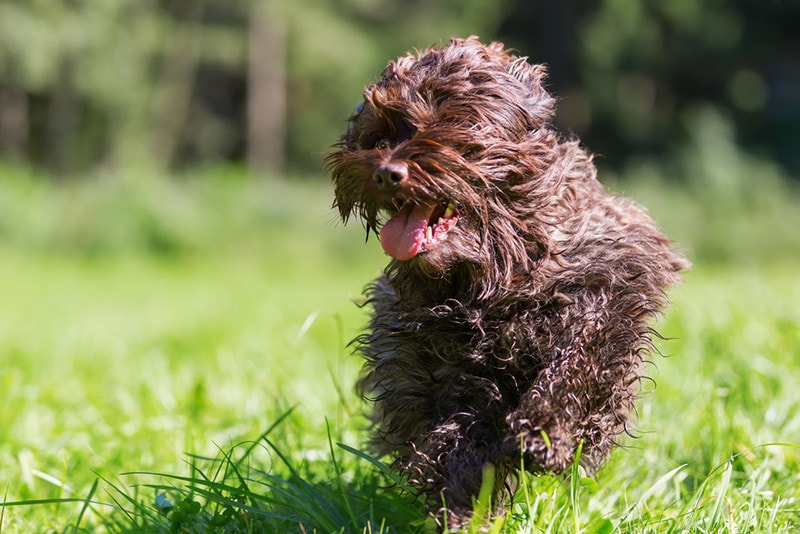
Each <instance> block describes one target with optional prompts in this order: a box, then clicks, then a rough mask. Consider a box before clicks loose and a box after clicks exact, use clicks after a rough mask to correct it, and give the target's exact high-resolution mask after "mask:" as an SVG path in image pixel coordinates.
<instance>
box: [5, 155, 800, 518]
mask: <svg viewBox="0 0 800 534" xmlns="http://www.w3.org/2000/svg"><path fill="white" fill-rule="evenodd" d="M4 174H5V176H6V178H8V181H6V182H5V183H6V185H5V186H3V187H0V208H2V209H0V295H2V299H3V300H2V302H3V304H2V305H0V503H5V506H2V507H0V532H2V533H23V532H47V531H53V532H139V531H150V532H171V531H172V532H308V533H310V532H314V531H316V532H321V533H322V532H416V531H423V532H424V531H436V529H435V527H434V525H433V523H432V521H431V520H430V519H429V518H426V517H425V515H424V513H423V510H422V506H421V504H420V503H419V502H415V501H414V500H413V499H412V498H410V497H409V496H408V494H407V493H406V492H404V491H403V488H402V481H399V480H396V479H395V478H394V476H393V475H392V474H391V473H390V472H388V471H387V470H386V469H385V467H384V466H383V465H382V464H381V463H380V462H378V461H376V460H374V459H372V458H370V457H368V456H367V455H365V454H364V453H362V452H360V450H361V446H362V444H363V437H364V436H363V434H362V432H361V428H362V426H363V424H364V419H363V418H362V416H361V415H360V414H361V406H360V404H359V402H358V401H357V399H356V398H355V395H354V394H353V392H352V384H353V381H354V379H355V377H356V375H357V372H358V368H359V361H358V359H357V358H356V357H355V356H352V355H351V354H350V353H349V350H348V349H347V348H346V347H345V345H346V343H347V342H348V341H349V339H351V338H352V337H353V336H354V335H355V334H356V333H357V332H358V331H359V329H360V328H361V326H362V325H363V323H364V321H365V316H364V314H363V313H364V312H363V311H361V310H359V309H358V308H357V307H356V306H355V305H354V304H353V302H352V300H353V299H357V298H358V297H359V294H360V291H361V287H362V286H363V285H364V284H365V283H366V282H367V281H368V280H370V279H371V278H373V277H374V276H375V275H376V274H377V273H378V272H379V271H380V268H381V267H382V265H383V263H384V259H383V257H382V254H381V253H380V251H379V250H378V249H379V247H377V245H376V244H375V242H374V241H372V240H371V241H370V242H369V243H368V244H367V245H364V243H363V239H364V235H363V233H362V230H360V229H359V228H357V227H353V228H343V227H341V226H340V225H337V224H335V223H334V217H333V214H332V212H331V211H330V208H329V206H330V192H329V191H328V190H327V184H325V183H324V182H323V183H312V182H309V181H304V182H294V183H292V182H281V181H271V182H265V183H261V184H258V183H253V182H247V181H245V180H243V179H242V178H241V177H240V176H227V177H224V176H223V177H221V178H220V177H218V176H217V177H214V176H207V177H205V178H200V179H198V180H195V181H192V182H186V183H183V184H181V183H179V182H164V181H160V180H152V181H147V182H143V183H140V182H137V181H136V179H134V178H136V176H133V177H128V178H124V177H123V178H119V177H105V178H104V181H103V182H101V184H100V185H99V186H98V185H97V184H96V183H77V184H72V185H69V186H66V187H54V186H47V185H42V184H40V183H39V182H36V181H32V180H30V179H27V178H25V177H22V176H19V175H20V174H24V173H22V172H21V171H19V170H18V169H6V170H5V171H4ZM635 193H636V195H637V196H639V197H640V198H645V199H650V200H647V202H648V205H650V206H651V208H652V209H653V213H654V214H655V216H656V217H657V218H658V219H659V220H661V221H662V222H663V223H664V225H665V226H666V227H667V228H668V230H669V231H670V233H671V234H672V235H675V237H677V238H678V239H679V241H681V242H682V243H684V244H685V246H686V247H687V248H688V249H689V250H691V251H692V254H693V256H694V257H695V258H696V257H700V259H701V261H700V262H699V263H698V265H697V266H696V268H695V269H694V270H693V271H692V272H690V273H688V274H687V276H686V283H685V284H684V285H683V286H681V287H680V288H678V289H677V290H676V291H674V292H673V301H674V305H673V307H672V308H671V310H670V312H669V313H668V315H667V317H666V318H665V319H664V320H663V321H662V322H661V323H660V324H659V330H660V331H661V332H662V333H663V334H664V336H665V337H666V338H669V339H668V340H664V341H660V342H659V343H658V346H659V348H660V350H661V351H662V352H663V353H664V355H665V357H656V358H655V362H654V366H653V368H652V374H653V376H654V377H655V381H656V383H657V386H656V387H655V388H653V386H652V384H647V385H646V386H647V389H648V390H653V389H654V391H651V392H649V393H648V394H647V395H645V397H644V398H643V400H642V402H641V403H640V424H639V431H640V434H641V437H639V438H638V439H635V440H628V441H627V442H626V446H625V447H623V448H620V449H617V450H616V451H615V452H614V454H613V456H612V458H611V460H610V461H609V463H608V464H607V465H606V467H605V468H604V469H603V470H601V472H600V473H599V474H598V475H597V477H596V478H595V479H593V480H590V479H587V478H585V477H584V476H583V475H582V473H581V472H580V471H579V470H576V471H575V472H574V473H572V474H571V475H567V476H564V477H558V478H553V477H538V478H534V477H524V479H523V480H522V481H521V482H522V483H521V484H520V485H519V489H518V491H517V494H516V495H515V499H514V502H513V503H512V504H510V505H509V506H508V509H507V514H506V515H505V516H504V517H503V518H502V519H497V520H494V521H492V520H490V519H487V520H486V522H485V523H484V522H483V521H482V520H481V518H482V517H484V516H485V514H479V516H480V517H478V518H477V519H476V520H475V521H474V522H473V524H472V525H470V529H471V530H472V531H473V532H478V531H482V530H481V529H484V530H488V531H491V532H509V533H510V532H553V533H561V532H586V533H592V532H594V533H605V532H654V533H656V532H698V533H705V532H731V533H733V532H736V533H743V532H765V533H768V532H769V533H771V532H791V531H792V530H793V529H796V528H798V527H799V526H800V386H798V385H800V365H798V364H800V306H798V304H797V303H798V302H800V284H798V283H797V274H796V273H797V268H796V263H795V262H796V260H797V258H798V254H797V252H800V251H797V250H791V251H788V252H786V251H785V248H786V247H785V246H783V245H782V243H783V241H777V242H776V241H775V239H772V241H770V236H772V237H773V238H774V234H773V233H771V232H770V225H771V224H772V223H771V221H772V220H773V219H772V218H773V217H774V216H775V215H774V213H775V212H776V210H777V212H778V213H785V214H787V215H786V217H796V216H797V215H796V213H795V212H796V208H795V207H794V206H796V205H797V204H795V203H793V200H792V199H791V198H789V199H779V198H776V199H773V201H774V202H773V201H770V202H773V203H766V204H765V205H766V206H767V208H765V209H764V210H762V211H759V210H758V209H757V208H747V209H745V208H744V207H742V208H741V209H738V208H737V210H738V211H737V212H736V213H737V214H744V215H741V217H743V218H746V221H749V223H750V224H749V225H747V224H746V221H744V222H743V221H737V223H736V225H737V228H738V227H739V226H747V228H748V232H749V233H748V234H747V236H748V240H747V241H744V240H741V241H738V246H730V245H724V246H722V245H720V246H719V247H718V248H716V249H713V250H712V252H710V253H708V255H707V256H704V253H705V252H704V251H706V250H708V247H706V246H705V245H704V243H707V242H709V241H714V240H723V239H730V240H731V241H735V240H736V239H737V237H736V236H726V235H724V234H720V235H717V236H716V237H714V236H713V235H711V234H712V233H713V232H716V230H714V229H716V228H725V225H724V224H723V221H720V220H719V217H725V216H727V217H731V216H732V215H731V214H730V213H728V214H720V213H719V212H718V210H717V211H714V210H710V212H711V211H713V213H711V215H713V216H714V217H717V218H710V219H709V220H708V221H707V222H708V225H707V226H706V227H704V228H706V231H704V232H703V233H702V235H701V236H700V237H699V238H697V239H695V237H696V236H695V235H694V234H693V232H692V231H691V229H688V230H687V229H686V228H685V223H684V221H683V218H682V214H687V213H688V214H689V215H691V216H692V217H699V216H700V215H698V214H699V213H702V209H701V208H700V206H698V204H697V203H694V204H692V203H691V202H692V200H691V198H690V195H687V194H685V193H682V192H680V191H677V190H672V189H663V188H661V186H658V185H656V186H651V188H650V189H647V188H640V189H639V190H636V191H635ZM778 196H780V195H778ZM676 199H680V201H678V200H676ZM675 206H681V208H680V209H678V210H676V209H675V208H674V207H675ZM775 206H778V208H775ZM748 210H751V211H748ZM711 215H709V217H711ZM761 216H763V217H765V218H764V219H759V217H761ZM759 221H761V222H759ZM763 221H768V223H766V224H765V223H763ZM759 231H760V232H761V233H759ZM720 232H721V231H720ZM676 234H677V235H676ZM753 236H756V237H753ZM786 239H793V238H791V237H787V238H786ZM790 242H791V241H790ZM791 243H793V242H791ZM727 247H730V248H727ZM743 247H751V248H752V250H753V251H754V252H753V253H752V254H750V255H748V254H746V253H745V254H742V252H741V249H742V248H743ZM782 247H783V250H784V252H786V253H785V254H783V255H781V254H779V253H777V252H775V251H780V250H782ZM726 250H728V251H729V253H726V252H725V251H726ZM760 250H769V251H771V252H770V254H764V257H769V258H770V259H769V261H759V260H757V259H756V258H754V257H753V256H757V253H756V252H757V251H760ZM730 251H733V252H730ZM725 254H728V255H727V256H726V255H725ZM740 254H741V255H742V257H740ZM487 508H488V507H487V503H486V502H485V500H484V501H481V502H479V503H477V505H476V510H478V511H479V512H480V511H483V510H486V509H487Z"/></svg>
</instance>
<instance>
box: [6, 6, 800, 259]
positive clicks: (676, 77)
mask: <svg viewBox="0 0 800 534" xmlns="http://www.w3.org/2000/svg"><path fill="white" fill-rule="evenodd" d="M797 28H800V2H797V1H796V0H671V1H669V2H664V1H661V0H603V1H587V0H569V1H561V2H545V1H541V2H538V1H533V2H532V1H528V0H501V1H489V0H437V1H430V0H424V1H423V0H268V1H257V0H169V1H165V0H115V1H113V2H89V1H83V0H70V1H68V0H63V1H59V0H0V165H2V169H0V236H2V237H3V238H5V239H9V236H11V239H12V240H16V241H20V242H25V243H28V244H33V243H35V242H36V241H37V239H38V240H39V242H40V244H41V245H43V246H51V245H53V242H51V241H48V239H51V238H52V240H54V241H56V242H58V244H59V246H66V247H73V248H81V247H89V248H91V247H95V249H97V248H102V247H103V246H111V242H113V241H114V240H115V239H124V236H120V235H111V230H108V229H103V228H97V226H106V225H105V224H97V223H98V221H97V220H96V219H92V216H91V214H92V213H93V210H95V211H97V212H98V213H100V214H99V215H97V217H100V220H102V217H104V216H106V215H108V212H110V211H115V212H117V213H118V214H121V215H120V216H124V212H125V211H126V210H128V209H129V207H130V205H133V204H136V202H134V201H132V200H131V199H132V198H133V199H134V200H135V198H140V197H141V198H143V200H141V202H140V203H139V207H138V208H137V209H139V210H140V211H142V210H144V211H147V212H148V215H147V216H146V217H145V218H149V219H148V220H150V221H151V222H152V220H156V222H157V223H158V224H155V225H153V224H150V228H149V230H147V231H148V232H151V233H153V232H155V233H158V232H159V231H160V232H163V233H164V235H161V236H160V237H159V236H158V235H154V236H151V238H152V239H154V240H156V241H159V240H160V241H161V243H160V244H159V243H156V244H154V245H153V246H155V247H156V248H158V247H161V248H165V249H170V247H173V249H177V248H180V247H181V246H182V244H181V243H180V241H181V238H180V237H179V236H176V235H170V231H171V230H170V229H171V228H173V227H175V222H174V220H172V221H171V218H172V219H174V217H177V215H174V214H173V215H169V214H168V213H162V212H163V211H164V208H163V206H164V204H165V203H169V202H175V199H174V198H173V199H172V200H170V199H169V198H167V197H164V192H163V191H160V190H158V187H160V186H153V185H152V182H154V181H157V182H158V181H161V180H162V179H167V180H170V181H173V182H175V181H178V182H181V185H180V186H179V187H182V188H190V189H191V188H194V187H196V186H195V185H194V184H192V183H191V182H192V181H193V180H195V179H197V178H198V177H199V176H205V177H206V179H207V180H217V181H223V182H225V181H229V182H230V181H235V180H239V183H241V182H242V181H253V180H254V181H262V182H268V181H274V180H281V179H288V180H291V181H296V180H305V181H314V182H320V183H321V182H324V180H325V178H324V177H323V173H322V171H321V160H322V157H323V156H324V154H325V152H326V150H327V149H328V148H327V147H329V146H330V144H331V143H333V142H335V141H336V140H337V138H338V136H339V135H340V134H341V132H342V130H343V128H344V124H345V119H346V117H347V116H348V115H349V113H350V111H351V110H352V108H353V107H354V106H355V104H356V103H357V102H358V101H359V99H360V94H361V91H362V90H363V88H364V86H365V85H368V84H369V83H370V82H371V81H373V80H374V79H375V78H376V77H377V75H378V74H379V73H380V71H381V70H382V68H383V66H384V65H385V64H386V62H387V61H388V59H390V58H394V57H397V56H398V55H399V54H402V53H404V52H405V51H407V50H411V49H414V48H415V47H416V48H424V47H426V46H427V45H429V44H431V43H435V42H440V41H446V40H447V39H448V38H449V37H450V36H451V35H457V36H467V35H470V34H476V35H479V36H480V37H481V38H482V39H483V40H501V41H503V42H505V43H506V45H507V46H509V47H513V48H515V49H517V50H519V52H520V54H522V55H527V56H529V57H530V60H531V61H532V62H539V63H546V64H547V65H548V66H549V70H550V73H551V74H550V78H549V87H550V89H551V91H552V92H553V93H555V94H556V95H557V96H558V97H559V99H560V107H559V113H558V117H557V120H556V124H557V126H558V128H560V129H561V130H562V131H563V132H565V134H570V133H574V134H577V135H579V136H580V137H581V138H582V140H583V142H584V144H585V145H586V146H587V147H589V148H590V150H591V151H593V152H594V153H596V154H597V156H598V157H597V163H598V166H599V167H600V168H601V176H602V177H603V178H604V180H605V182H606V183H607V184H609V185H610V186H611V187H613V188H617V189H620V190H623V191H624V192H626V193H628V194H633V195H635V196H638V197H639V198H640V199H641V200H642V201H644V202H645V203H653V207H652V209H653V210H654V213H655V215H657V216H659V217H662V218H663V219H665V220H664V224H665V226H667V229H668V230H670V231H673V232H676V233H677V234H676V237H678V238H679V239H682V240H685V241H686V243H685V246H686V247H688V248H690V249H691V251H692V252H693V253H694V254H695V255H696V256H697V257H699V258H708V259H710V260H719V259H723V260H729V259H732V258H737V257H738V258H739V259H747V258H752V256H753V249H747V248H746V247H743V246H742V243H743V242H748V243H751V244H754V245H756V246H757V247H761V248H764V249H765V250H764V253H765V254H768V255H769V254H774V253H779V254H785V253H786V252H787V248H792V246H793V245H796V244H797V243H798V242H800V237H796V236H795V234H798V233H800V232H797V231H796V228H798V227H800V226H798V225H794V226H793V227H791V231H787V229H788V228H789V226H787V225H788V224H789V223H792V224H793V223H794V222H796V221H797V219H798V216H797V214H796V213H795V210H792V209H791V206H785V205H784V204H786V202H784V201H785V199H786V198H787V197H788V196H790V195H791V194H792V193H791V191H792V190H793V189H795V188H796V185H797V181H798V180H797V177H798V176H800V149H798V147H799V146H800V32H798V31H797ZM209 176H212V178H209ZM31 182H34V183H38V182H42V183H44V184H46V185H42V186H41V187H38V188H36V189H35V191H36V192H38V194H39V195H45V196H47V195H58V194H60V193H53V191H61V189H55V190H53V189H48V188H52V187H56V188H58V187H60V186H57V185H53V184H56V183H64V182H72V183H73V185H71V186H70V185H67V186H65V187H67V188H72V189H74V188H75V187H76V186H75V185H74V184H75V183H78V182H80V183H82V184H83V185H82V186H80V187H83V189H82V191H83V192H82V193H81V194H79V195H78V196H79V197H81V199H82V200H80V201H78V200H75V199H73V200H74V201H71V202H67V204H69V205H71V206H72V207H73V208H72V209H74V210H76V211H81V210H83V211H84V212H85V214H86V215H85V216H83V217H78V219H79V220H78V221H77V222H75V214H72V215H68V214H67V215H65V216H64V217H53V219H54V223H53V224H52V225H51V226H50V227H48V226H47V224H46V223H45V222H42V220H41V219H42V214H39V216H38V218H36V217H34V216H33V215H31V214H30V211H31V210H30V205H28V206H29V209H28V210H27V211H26V210H25V209H22V208H21V207H20V206H19V200H18V198H19V197H20V196H21V197H24V198H28V197H30V195H32V194H36V193H34V192H32V190H31ZM86 182H90V185H86ZM100 182H102V183H105V184H106V185H105V187H106V190H108V189H109V188H110V190H111V192H110V193H108V192H107V193H98V192H96V191H97V187H99V186H97V184H98V183H100ZM108 182H126V183H127V185H126V186H125V187H123V188H122V193H120V191H119V186H108ZM131 182H133V183H134V185H131ZM145 182H146V183H149V184H151V185H147V186H145V185H143V184H144V183H145ZM187 182H189V183H187ZM136 184H138V185H136ZM654 184H657V185H654ZM173 186H174V184H173V185H171V186H170V187H173ZM148 187H149V188H150V189H148V190H147V191H145V190H144V189H145V188H148ZM154 187H155V189H153V188H154ZM223 187H225V186H223ZM228 187H231V186H230V185H229V186H228ZM664 187H666V189H667V190H669V191H670V193H668V194H667V193H664V189H663V188H664ZM42 188H44V189H42ZM130 188H133V189H135V190H136V191H138V192H139V193H138V195H139V196H138V197H137V195H136V194H133V193H132V192H131V189H130ZM15 191H16V192H15ZM93 191H94V192H93ZM148 191H149V192H148ZM172 191H173V196H175V195H177V196H181V194H180V193H174V191H175V190H174V189H173V190H172ZM114 193H120V194H119V195H118V196H117V197H114ZM251 193H253V192H252V191H249V192H248V193H247V194H251ZM255 194H260V193H255ZM109 196H110V197H114V198H122V199H124V200H125V201H121V202H119V204H120V205H115V206H114V207H113V208H108V209H107V210H106V211H104V208H103V207H102V206H100V204H102V203H103V202H106V201H107V199H108V198H109ZM210 196H213V195H210ZM4 199H5V200H4ZM148 199H150V200H148ZM151 200H152V204H153V205H151V204H150V202H151ZM42 201H43V202H45V203H46V202H47V201H46V200H42ZM109 202H110V201H109ZM236 202H238V200H237V201H236ZM236 202H233V203H234V204H235V203H236ZM56 204H57V203H56ZM39 205H40V206H41V204H39ZM126 206H127V207H126ZM159 206H161V207H159ZM59 209H62V210H63V209H69V206H66V207H65V206H62V205H55V204H53V205H50V207H49V208H47V209H44V208H43V211H45V212H48V211H49V212H53V211H54V210H55V211H58V210H59ZM198 209H199V208H198ZM34 211H39V210H34ZM733 214H736V216H735V217H734V216H733ZM140 215H141V214H140ZM762 215H763V216H764V217H766V221H767V223H769V222H770V221H772V222H774V223H775V224H774V225H773V224H767V226H770V228H771V230H770V238H769V239H767V240H766V241H769V242H770V243H773V242H774V246H773V247H772V248H773V249H774V250H766V249H767V248H769V247H768V246H767V245H769V244H770V243H765V242H764V241H765V239H764V238H763V237H764V236H762V235H761V234H758V233H757V232H755V230H754V229H753V228H752V224H751V223H750V222H747V223H745V224H743V223H741V222H738V223H737V222H736V221H737V220H738V221H743V220H745V219H746V220H747V221H752V220H753V218H754V217H755V216H758V217H761V216H762ZM132 216H133V215H132ZM787 217H788V219H787ZM731 219H734V220H731ZM55 221H57V222H55ZM140 222H141V221H139V222H136V223H135V224H134V226H136V225H137V224H139V223H140ZM148 224H149V223H148ZM81 225H82V226H81ZM78 226H80V227H78ZM111 226H112V227H113V226H114V225H111ZM129 226H130V225H129ZM145 226H147V225H146V224H145ZM159 226H160V227H161V228H160V229H158V228H156V229H155V230H154V228H155V227H159ZM32 227H38V228H39V229H40V230H41V232H39V234H38V235H33V234H32V233H31V228H32ZM68 231H71V236H70V235H66V232H68ZM42 232H44V233H42ZM48 232H50V234H52V235H50V238H48V237H47V236H46V235H44V234H47V233H48ZM104 232H105V234H104ZM172 233H173V234H175V232H174V231H172ZM106 234H107V235H106ZM731 234H736V236H737V237H736V238H735V239H731V238H730V237H728V236H730V235H731ZM42 239H44V240H45V243H42ZM787 239H788V242H787V241H786V240H787Z"/></svg>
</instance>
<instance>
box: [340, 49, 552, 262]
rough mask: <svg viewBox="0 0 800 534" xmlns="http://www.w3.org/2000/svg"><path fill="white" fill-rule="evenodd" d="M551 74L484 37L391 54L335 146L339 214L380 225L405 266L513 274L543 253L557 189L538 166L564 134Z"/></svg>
mask: <svg viewBox="0 0 800 534" xmlns="http://www.w3.org/2000/svg"><path fill="white" fill-rule="evenodd" d="M544 77H545V69H544V68H543V67H542V66H540V65H531V64H529V63H527V61H526V58H523V57H516V56H514V55H512V54H510V53H509V52H507V51H506V50H504V49H503V45H502V44H500V43H492V44H489V45H483V44H481V43H480V42H479V41H478V40H477V39H475V38H469V39H465V40H463V39H453V40H451V41H450V43H449V44H447V45H445V46H442V47H434V48H430V49H428V50H426V51H424V52H422V53H418V54H417V55H416V56H412V55H407V56H404V57H400V58H399V59H397V60H396V61H392V62H390V63H389V65H388V66H387V67H386V69H385V70H384V71H383V74H382V75H381V78H380V79H379V80H378V81H377V83H375V84H374V85H372V86H370V87H368V88H367V89H366V90H365V92H364V99H363V101H362V102H361V103H360V104H359V105H358V107H357V108H356V110H355V112H354V114H353V115H352V116H351V117H350V120H349V128H348V130H347V133H346V134H345V135H344V136H343V137H342V139H341V141H340V142H339V143H338V144H336V145H335V149H336V150H335V152H333V153H331V154H329V155H328V156H327V158H326V168H327V169H328V170H329V172H330V173H331V175H332V178H333V182H334V185H335V202H334V205H335V206H336V207H337V208H338V209H339V212H340V214H341V217H342V219H343V220H344V221H345V222H346V221H347V220H348V219H349V218H350V217H351V216H353V215H356V216H359V217H360V218H361V219H362V221H363V222H364V224H365V225H366V227H367V232H368V234H369V232H370V231H374V232H375V233H378V234H379V238H380V242H381V245H382V246H383V249H384V250H385V251H386V253H387V254H388V255H390V256H391V257H392V258H394V260H395V262H394V268H396V269H415V270H419V271H422V272H425V273H426V274H428V275H440V276H441V275H446V274H447V272H448V271H449V270H450V269H451V268H452V267H453V266H454V265H456V264H459V263H469V264H472V265H477V266H483V267H484V268H483V269H481V271H482V272H488V271H497V270H498V268H499V270H500V271H504V272H505V273H506V274H509V273H510V272H511V271H512V270H513V269H514V265H515V264H516V265H523V266H524V265H527V264H529V263H530V262H531V261H532V260H533V261H535V259H536V257H537V255H540V254H542V252H543V248H544V247H545V245H544V240H545V236H544V234H543V230H542V228H541V225H537V220H538V219H537V213H544V212H545V211H546V210H544V209H540V208H543V207H545V206H546V204H547V203H548V202H550V197H551V193H552V191H550V190H549V189H550V187H551V185H552V184H550V185H548V184H547V183H546V182H547V180H537V179H535V178H536V177H537V176H539V175H541V174H542V173H543V172H545V171H546V170H547V169H549V168H550V167H551V166H552V164H553V160H554V158H556V156H555V155H554V150H553V147H554V146H555V145H557V144H558V140H557V138H556V136H555V134H554V133H553V132H552V131H550V130H549V129H548V128H547V125H548V124H549V122H550V119H551V117H552V114H553V105H554V102H553V99H552V98H551V96H550V95H549V94H548V93H547V92H546V91H545V89H544V88H543V85H542V82H543V79H544ZM532 177H533V178H534V179H531V178H532ZM487 263H494V264H493V265H487Z"/></svg>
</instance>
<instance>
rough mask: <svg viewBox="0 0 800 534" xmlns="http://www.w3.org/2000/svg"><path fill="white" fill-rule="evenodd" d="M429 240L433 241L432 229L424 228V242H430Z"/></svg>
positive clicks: (429, 227)
mask: <svg viewBox="0 0 800 534" xmlns="http://www.w3.org/2000/svg"><path fill="white" fill-rule="evenodd" d="M431 239H433V227H431V226H428V227H427V228H425V240H426V241H430V240H431Z"/></svg>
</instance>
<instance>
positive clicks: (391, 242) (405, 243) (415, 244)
mask: <svg viewBox="0 0 800 534" xmlns="http://www.w3.org/2000/svg"><path fill="white" fill-rule="evenodd" d="M434 209H436V205H435V204H434V205H432V206H413V205H411V204H406V205H405V206H403V208H402V209H401V210H400V211H399V212H398V213H397V215H395V216H394V217H392V218H391V219H389V220H388V221H387V222H386V224H384V225H383V228H382V229H381V246H382V247H383V250H384V251H385V252H386V253H387V254H388V255H389V256H391V257H393V258H394V259H396V260H400V261H405V260H410V259H411V258H413V257H414V256H416V255H417V254H419V252H420V250H421V249H422V243H423V242H424V241H425V230H426V229H427V227H428V221H429V220H430V218H431V215H432V214H433V210H434Z"/></svg>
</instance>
